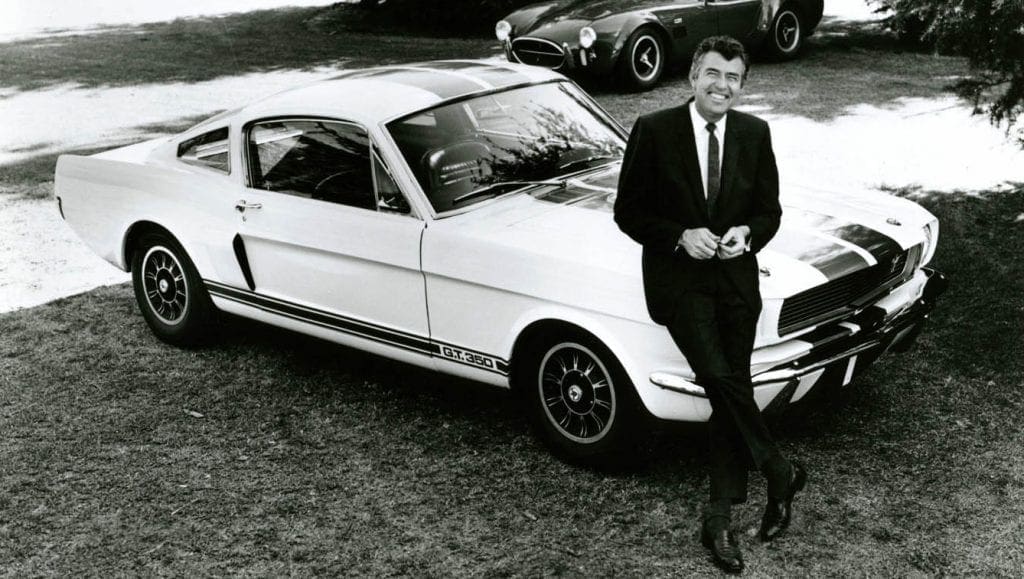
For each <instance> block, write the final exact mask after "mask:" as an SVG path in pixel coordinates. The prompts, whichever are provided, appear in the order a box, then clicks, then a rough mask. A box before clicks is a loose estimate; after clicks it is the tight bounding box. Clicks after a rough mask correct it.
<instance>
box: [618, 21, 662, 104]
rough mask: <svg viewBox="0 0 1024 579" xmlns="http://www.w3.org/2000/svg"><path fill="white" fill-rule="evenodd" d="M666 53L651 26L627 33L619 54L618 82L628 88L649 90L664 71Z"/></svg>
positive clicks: (659, 37) (659, 36)
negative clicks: (627, 37) (627, 36)
mask: <svg viewBox="0 0 1024 579" xmlns="http://www.w3.org/2000/svg"><path fill="white" fill-rule="evenodd" d="M667 57H668V53H667V52H666V51H665V43H664V42H663V41H662V39H661V35H659V34H658V33H657V32H656V31H655V30H654V29H653V28H649V27H648V28H638V29H637V30H634V31H633V34H630V35H629V39H628V40H626V44H625V46H623V47H622V54H620V55H619V62H618V76H619V82H620V83H621V84H622V86H624V87H625V88H627V89H629V90H636V91H642V90H650V89H652V88H654V85H656V84H658V80H659V79H660V78H661V73H663V72H664V71H665V60H666V59H667Z"/></svg>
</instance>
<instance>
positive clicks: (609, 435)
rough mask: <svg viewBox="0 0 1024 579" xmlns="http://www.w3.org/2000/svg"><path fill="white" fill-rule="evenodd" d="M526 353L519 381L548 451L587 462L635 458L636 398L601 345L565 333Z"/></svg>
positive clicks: (625, 461) (614, 463)
mask: <svg viewBox="0 0 1024 579" xmlns="http://www.w3.org/2000/svg"><path fill="white" fill-rule="evenodd" d="M524 356H525V358H524V360H523V361H522V364H521V365H520V366H518V370H519V372H518V378H517V379H518V380H519V383H518V385H517V387H518V388H519V389H520V391H521V393H522V394H523V395H524V396H525V400H526V403H527V405H528V411H529V414H530V418H531V420H532V422H533V425H534V429H535V430H536V432H537V433H538V435H539V436H540V438H541V440H543V441H544V443H545V444H546V445H547V446H548V447H549V448H550V449H551V450H552V452H554V453H555V454H556V455H557V456H559V457H560V458H563V459H565V460H567V461H569V462H573V463H580V464H586V465H589V466H605V467H614V466H623V465H627V464H629V463H632V462H634V460H635V458H636V452H635V450H636V442H637V437H636V436H635V434H636V432H635V431H636V427H637V425H638V422H639V417H640V415H641V409H640V401H639V398H638V396H637V394H636V391H635V390H634V388H633V385H632V383H631V382H630V380H629V378H628V377H627V376H626V373H625V371H624V370H623V369H622V367H621V366H620V365H619V362H618V360H616V359H615V357H614V356H613V355H612V354H611V352H609V351H608V349H607V348H605V347H604V345H602V344H601V343H600V342H598V341H597V340H595V339H593V338H591V337H589V336H586V335H584V334H582V333H564V334H561V335H559V336H558V337H555V338H548V339H546V340H545V341H544V342H543V343H539V344H536V345H535V346H534V347H531V348H530V350H529V351H528V352H526V353H525V354H524Z"/></svg>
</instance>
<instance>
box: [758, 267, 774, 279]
mask: <svg viewBox="0 0 1024 579" xmlns="http://www.w3.org/2000/svg"><path fill="white" fill-rule="evenodd" d="M758 271H760V272H761V277H771V276H772V270H770V269H768V268H767V267H765V266H761V267H760V268H759V269H758Z"/></svg>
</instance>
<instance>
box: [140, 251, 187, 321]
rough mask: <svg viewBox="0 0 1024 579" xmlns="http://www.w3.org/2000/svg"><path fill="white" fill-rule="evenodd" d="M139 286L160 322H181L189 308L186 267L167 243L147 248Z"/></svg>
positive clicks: (147, 303)
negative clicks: (164, 245)
mask: <svg viewBox="0 0 1024 579" xmlns="http://www.w3.org/2000/svg"><path fill="white" fill-rule="evenodd" d="M142 286H143V290H144V291H145V295H146V305H148V306H149V309H150V310H151V311H152V312H153V313H154V314H155V315H156V316H157V317H158V318H160V321H162V322H163V323H165V324H167V325H170V326H174V325H177V324H180V323H181V321H182V320H183V319H184V318H185V313H186V312H187V311H188V289H189V288H188V282H187V281H186V279H185V270H184V268H183V267H182V266H181V263H180V262H179V261H178V258H177V257H175V255H174V253H172V252H171V250H169V249H167V248H166V247H163V246H160V245H157V246H153V247H151V248H149V251H147V252H146V254H145V255H144V256H143V258H142Z"/></svg>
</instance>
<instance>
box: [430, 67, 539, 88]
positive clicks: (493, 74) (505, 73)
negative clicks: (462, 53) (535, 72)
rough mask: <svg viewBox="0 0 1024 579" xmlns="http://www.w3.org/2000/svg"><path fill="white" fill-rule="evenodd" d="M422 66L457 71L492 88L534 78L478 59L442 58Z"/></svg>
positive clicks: (526, 81)
mask: <svg viewBox="0 0 1024 579" xmlns="http://www.w3.org/2000/svg"><path fill="white" fill-rule="evenodd" d="M424 68H426V69H428V70H444V71H451V72H458V73H461V74H463V75H467V76H470V77H472V78H475V79H478V80H480V81H481V82H484V83H487V84H488V85H490V87H492V88H504V87H506V86H512V85H517V84H524V83H528V82H531V81H532V80H534V79H532V78H531V77H529V76H527V75H525V74H523V73H522V72H521V71H520V70H517V69H514V68H511V67H503V66H496V65H495V63H490V62H481V61H479V60H443V61H440V62H431V63H430V66H425V67H424Z"/></svg>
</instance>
